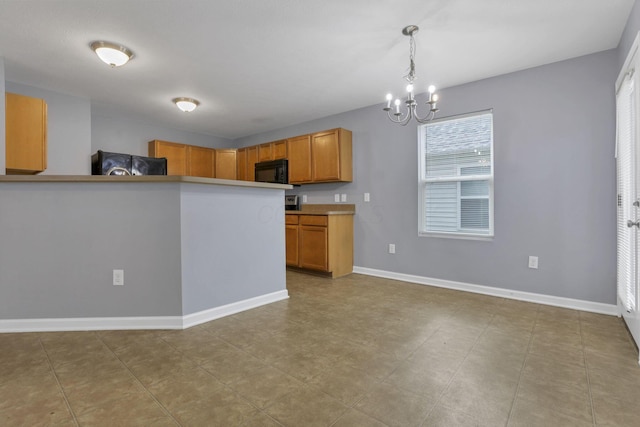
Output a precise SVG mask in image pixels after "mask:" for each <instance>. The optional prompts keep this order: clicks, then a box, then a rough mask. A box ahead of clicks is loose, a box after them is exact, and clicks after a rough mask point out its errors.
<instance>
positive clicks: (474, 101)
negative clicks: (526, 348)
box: [236, 50, 617, 304]
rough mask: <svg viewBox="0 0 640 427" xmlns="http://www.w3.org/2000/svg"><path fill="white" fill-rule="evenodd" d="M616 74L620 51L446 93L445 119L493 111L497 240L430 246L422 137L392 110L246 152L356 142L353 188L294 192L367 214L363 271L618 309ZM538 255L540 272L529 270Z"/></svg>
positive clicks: (361, 246)
mask: <svg viewBox="0 0 640 427" xmlns="http://www.w3.org/2000/svg"><path fill="white" fill-rule="evenodd" d="M616 64H617V52H616V51H615V50H609V51H605V52H600V53H596V54H593V55H588V56H584V57H580V58H575V59H570V60H567V61H562V62H558V63H554V64H549V65H546V66H542V67H537V68H533V69H528V70H524V71H520V72H516V73H512V74H507V75H502V76H498V77H495V78H491V79H486V80H481V81H477V82H473V83H469V84H466V85H462V86H457V87H452V88H446V89H444V90H442V91H441V99H442V102H441V103H439V107H441V108H442V110H441V112H440V114H439V116H440V117H446V116H450V115H456V114H463V113H467V112H471V111H477V110H482V109H487V108H493V112H494V132H495V134H494V151H495V153H494V154H495V238H494V240H493V241H488V242H487V241H472V240H461V239H445V238H436V237H419V236H418V228H417V227H418V182H417V180H418V157H417V156H418V154H417V126H416V124H415V123H413V124H411V125H408V126H406V127H401V126H398V125H396V124H393V123H391V122H389V121H388V119H387V118H386V116H385V113H384V112H383V111H382V104H380V105H376V106H371V107H367V108H363V109H359V110H354V111H349V112H346V113H342V114H338V115H334V116H331V117H326V118H323V119H320V120H315V121H311V122H307V123H302V124H300V125H296V126H292V127H289V128H286V129H281V130H278V131H274V132H269V133H266V134H262V135H255V136H252V137H248V138H243V139H239V140H237V141H236V144H237V146H238V147H242V146H248V145H254V144H258V143H262V142H267V141H273V140H277V139H282V138H287V137H292V136H296V135H301V134H305V133H311V132H316V131H321V130H324V129H331V128H335V127H344V128H347V129H350V130H352V131H353V149H354V152H353V167H354V180H353V182H352V183H345V184H317V185H306V186H302V187H299V188H297V189H295V190H293V191H289V192H288V193H292V194H293V193H297V194H306V195H308V201H309V203H333V195H334V194H336V193H339V194H347V197H348V200H347V203H355V204H356V205H357V207H356V218H355V265H356V266H358V267H362V268H368V269H376V270H382V271H387V272H395V273H403V274H408V275H414V276H421V277H430V278H434V279H441V280H448V281H455V282H462V283H469V284H476V285H483V286H490V287H496V288H503V289H509V290H514V291H522V292H530V293H536V294H543V295H551V296H557V297H564V298H573V299H577V300H584V301H592V302H598V303H605V304H615V301H616V291H615V277H616V259H615V254H616V250H615V239H616V238H615V236H616V232H615V223H616V220H615V191H616V190H615V162H614V157H613V155H614V139H615V102H614V101H615V99H614V90H613V84H614V81H615V78H616V75H617V65H616ZM421 101H423V96H420V97H419V102H420V103H421V104H422V102H421ZM365 192H368V193H370V194H371V202H370V203H364V202H363V194H364V193H365ZM389 243H395V244H396V254H394V255H392V254H388V253H387V247H388V244H389ZM529 255H536V256H538V257H539V262H540V266H539V269H537V270H532V269H529V268H528V267H527V259H528V256H529Z"/></svg>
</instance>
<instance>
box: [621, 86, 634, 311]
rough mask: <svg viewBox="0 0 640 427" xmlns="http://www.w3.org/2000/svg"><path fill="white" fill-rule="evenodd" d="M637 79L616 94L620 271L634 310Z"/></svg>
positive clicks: (626, 298)
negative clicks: (633, 222) (630, 224)
mask: <svg viewBox="0 0 640 427" xmlns="http://www.w3.org/2000/svg"><path fill="white" fill-rule="evenodd" d="M634 86H635V85H634V80H633V78H630V76H627V77H626V78H625V79H624V80H623V82H622V85H621V86H620V89H619V91H618V94H617V96H616V115H617V117H616V119H617V126H616V128H617V140H616V168H617V180H618V201H617V202H618V212H617V214H618V218H617V224H618V225H617V236H618V244H617V248H618V249H617V251H618V253H617V275H618V279H617V280H618V296H619V298H620V301H621V302H622V304H623V306H624V308H625V309H626V310H628V311H634V310H635V309H636V305H637V295H636V277H637V276H636V275H637V272H636V268H637V260H636V257H637V255H636V253H637V252H636V251H637V230H636V228H635V227H633V228H629V227H628V226H627V221H628V220H630V219H631V220H633V221H636V220H637V219H636V213H637V208H636V207H635V206H633V202H634V201H635V200H636V188H635V167H636V166H637V165H636V164H635V163H636V161H635V159H636V153H635V145H636V141H635V135H636V119H635V118H636V102H635V99H636V94H635V87H634Z"/></svg>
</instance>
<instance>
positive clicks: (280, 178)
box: [255, 159, 289, 184]
mask: <svg viewBox="0 0 640 427" xmlns="http://www.w3.org/2000/svg"><path fill="white" fill-rule="evenodd" d="M255 180H256V181H257V182H271V183H274V184H288V183H289V161H288V160H287V159H280V160H270V161H268V162H259V163H256V169H255Z"/></svg>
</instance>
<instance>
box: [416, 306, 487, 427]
mask: <svg viewBox="0 0 640 427" xmlns="http://www.w3.org/2000/svg"><path fill="white" fill-rule="evenodd" d="M454 314H455V313H454ZM495 317H496V315H495V314H492V315H491V319H490V320H489V322H487V325H486V326H485V327H484V329H483V330H482V332H481V333H480V334H478V336H477V337H476V339H475V341H474V342H473V345H472V346H471V347H470V348H469V351H467V354H465V356H464V359H462V362H460V365H458V367H457V368H456V371H455V372H454V373H453V375H451V378H450V379H449V382H447V385H446V386H444V388H443V389H442V392H441V393H440V395H439V396H438V399H437V400H436V403H434V404H433V406H432V407H431V409H429V411H428V412H427V414H426V415H425V417H424V418H423V419H422V423H421V424H420V425H424V423H425V421H426V420H427V419H429V416H431V413H432V412H433V410H434V409H435V408H436V407H437V406H438V405H439V404H440V401H441V400H442V398H443V397H444V395H445V394H446V392H447V390H448V389H449V387H450V386H451V383H453V380H454V378H455V377H456V375H458V372H460V368H461V367H462V365H463V364H464V362H465V361H466V360H467V358H468V357H469V354H471V352H472V351H473V348H474V347H475V346H476V344H478V341H480V338H481V337H482V336H483V335H484V334H485V333H486V332H487V329H489V325H491V322H493V319H494V318H495Z"/></svg>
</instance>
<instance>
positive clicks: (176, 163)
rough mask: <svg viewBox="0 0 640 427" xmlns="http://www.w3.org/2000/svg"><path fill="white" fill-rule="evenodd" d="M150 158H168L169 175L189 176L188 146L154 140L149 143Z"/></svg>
mask: <svg viewBox="0 0 640 427" xmlns="http://www.w3.org/2000/svg"><path fill="white" fill-rule="evenodd" d="M149 156H150V157H166V159H167V175H183V176H184V175H188V173H187V145H184V144H178V143H176V142H169V141H160V140H158V139H154V140H153V141H149Z"/></svg>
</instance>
